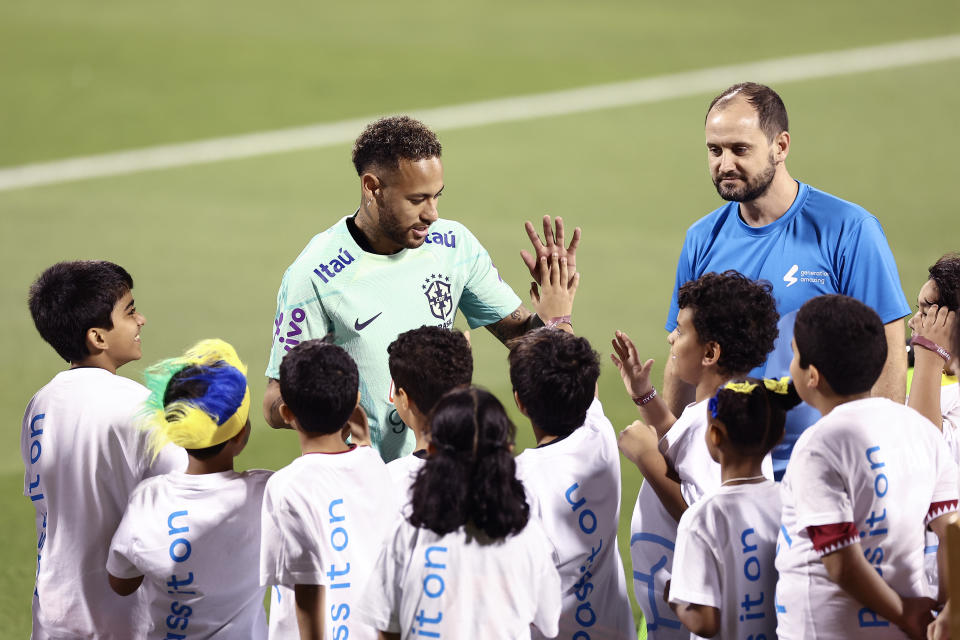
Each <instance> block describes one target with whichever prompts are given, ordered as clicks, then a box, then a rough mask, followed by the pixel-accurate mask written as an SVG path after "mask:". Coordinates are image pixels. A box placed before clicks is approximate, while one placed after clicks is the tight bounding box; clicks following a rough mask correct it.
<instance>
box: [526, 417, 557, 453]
mask: <svg viewBox="0 0 960 640" xmlns="http://www.w3.org/2000/svg"><path fill="white" fill-rule="evenodd" d="M530 424H531V426H533V437H534V438H536V439H537V446H538V447H539V446H542V445H545V444H549V443H551V442H553V441H554V440H556V439H557V438H559V437H560V436H555V435H553V434H552V433H547V432H546V431H544V430H543V429H541V428H540V427H538V426H537V425H535V424H533V422H531V423H530Z"/></svg>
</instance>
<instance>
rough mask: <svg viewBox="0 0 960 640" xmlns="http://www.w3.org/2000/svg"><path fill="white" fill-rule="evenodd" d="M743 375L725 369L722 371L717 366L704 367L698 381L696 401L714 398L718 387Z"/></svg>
mask: <svg viewBox="0 0 960 640" xmlns="http://www.w3.org/2000/svg"><path fill="white" fill-rule="evenodd" d="M742 377H744V376H738V375H736V374H734V375H731V374H729V373H726V372H724V371H720V370H719V369H717V368H716V367H708V368H706V369H704V370H703V373H702V375H701V376H700V380H699V382H697V390H696V401H697V402H701V401H703V400H706V399H707V398H712V397H713V396H714V394H716V393H717V389H719V388H720V387H721V386H723V385H724V384H726V383H728V382H730V381H731V380H733V379H735V378H742Z"/></svg>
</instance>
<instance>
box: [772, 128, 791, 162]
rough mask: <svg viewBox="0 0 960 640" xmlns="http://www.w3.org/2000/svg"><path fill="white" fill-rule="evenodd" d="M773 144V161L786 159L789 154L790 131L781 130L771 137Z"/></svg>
mask: <svg viewBox="0 0 960 640" xmlns="http://www.w3.org/2000/svg"><path fill="white" fill-rule="evenodd" d="M773 145H774V150H773V161H774V162H776V163H781V162H783V161H784V160H786V159H787V156H788V155H789V154H790V132H789V131H781V132H780V134H779V135H778V136H777V137H776V138H774V139H773Z"/></svg>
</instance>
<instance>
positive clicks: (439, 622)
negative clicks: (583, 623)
mask: <svg viewBox="0 0 960 640" xmlns="http://www.w3.org/2000/svg"><path fill="white" fill-rule="evenodd" d="M515 434H516V427H515V426H514V425H513V423H512V422H510V419H509V418H508V417H507V414H506V412H505V411H504V409H503V405H501V404H500V402H499V401H498V400H497V399H496V398H495V397H494V396H493V395H492V394H491V393H489V392H488V391H484V390H483V389H479V388H477V387H462V388H459V389H455V390H453V391H451V392H449V393H447V394H446V395H445V396H444V397H443V398H442V399H441V400H440V401H439V402H438V403H437V406H436V407H434V410H433V412H432V413H431V416H430V443H429V446H428V448H427V452H428V457H427V459H426V462H425V463H424V465H423V467H422V468H421V470H420V472H419V473H418V475H417V479H416V481H415V482H414V485H413V490H412V505H411V507H412V511H411V514H410V516H409V519H401V520H400V522H399V523H398V524H397V526H396V527H395V528H394V531H393V532H392V533H391V534H390V535H389V536H388V537H387V541H386V543H385V545H384V547H383V548H382V549H381V551H380V556H379V558H378V559H377V565H376V568H375V569H374V575H373V576H371V579H370V581H369V582H368V584H367V590H366V594H365V597H364V599H363V604H362V605H361V608H360V610H359V611H358V614H359V615H360V617H361V618H362V619H364V620H365V621H366V622H367V623H368V624H371V625H372V626H374V627H375V628H377V629H379V630H380V631H381V637H385V638H411V637H416V636H427V637H450V638H504V639H511V640H512V639H514V638H529V637H530V625H531V624H533V625H535V626H536V627H537V629H539V630H540V631H541V632H543V633H544V634H545V635H547V636H550V637H552V636H555V635H556V634H557V633H558V627H557V620H558V618H559V616H560V576H559V574H558V573H557V570H556V567H555V566H554V562H553V558H552V555H551V552H550V549H551V546H550V543H549V542H548V540H547V538H546V535H545V534H544V533H543V530H542V529H541V527H540V525H539V523H538V522H537V520H536V519H534V518H531V517H530V508H529V506H528V505H527V501H526V498H525V496H524V490H523V485H522V484H521V483H520V481H519V480H517V478H516V473H515V471H516V469H515V465H514V460H513V454H512V450H513V442H514V436H515Z"/></svg>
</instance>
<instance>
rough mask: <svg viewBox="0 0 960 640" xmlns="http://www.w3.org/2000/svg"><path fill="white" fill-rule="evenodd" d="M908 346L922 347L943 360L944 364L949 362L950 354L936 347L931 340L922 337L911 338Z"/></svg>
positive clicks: (938, 346)
mask: <svg viewBox="0 0 960 640" xmlns="http://www.w3.org/2000/svg"><path fill="white" fill-rule="evenodd" d="M910 344H912V345H913V346H915V347H922V348H924V349H926V350H928V351H933V352H934V353H935V354H937V355H938V356H940V357H941V358H943V360H944V362H950V358H951V357H952V356H951V355H950V352H949V351H947V350H946V349H944V348H943V347H941V346H940V345H938V344H937V343H936V342H934V341H933V340H930V339H929V338H924V337H923V336H913V337H912V338H910Z"/></svg>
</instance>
